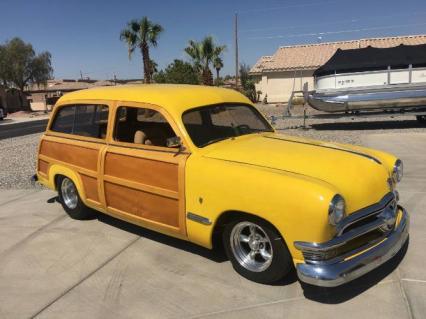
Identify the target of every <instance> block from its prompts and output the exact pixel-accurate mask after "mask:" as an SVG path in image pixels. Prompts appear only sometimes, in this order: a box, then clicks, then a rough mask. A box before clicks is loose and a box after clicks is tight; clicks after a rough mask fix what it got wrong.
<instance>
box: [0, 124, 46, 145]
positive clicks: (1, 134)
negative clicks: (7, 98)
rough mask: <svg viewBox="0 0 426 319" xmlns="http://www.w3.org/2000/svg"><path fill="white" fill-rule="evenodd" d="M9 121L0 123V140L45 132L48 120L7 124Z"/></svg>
mask: <svg viewBox="0 0 426 319" xmlns="http://www.w3.org/2000/svg"><path fill="white" fill-rule="evenodd" d="M8 121H10V119H5V120H3V121H2V122H0V140H2V139H5V138H11V137H17V136H23V135H28V134H34V133H40V132H43V131H44V130H46V125H47V122H48V119H43V120H32V121H25V122H17V123H8Z"/></svg>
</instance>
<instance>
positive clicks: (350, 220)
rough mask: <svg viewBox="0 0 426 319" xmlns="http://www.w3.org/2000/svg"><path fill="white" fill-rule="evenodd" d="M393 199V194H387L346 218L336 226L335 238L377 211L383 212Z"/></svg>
mask: <svg viewBox="0 0 426 319" xmlns="http://www.w3.org/2000/svg"><path fill="white" fill-rule="evenodd" d="M394 199H395V194H394V193H393V192H389V193H387V194H386V195H385V196H383V198H382V199H381V200H380V201H379V202H378V203H375V204H373V205H370V206H367V207H364V208H362V209H360V210H358V211H356V212H354V213H352V214H350V215H349V216H346V217H345V218H344V219H343V220H342V222H341V223H340V224H338V225H337V226H336V232H337V236H339V235H341V234H342V233H343V231H344V230H345V229H346V228H348V227H349V226H350V225H352V224H354V223H356V222H358V221H360V220H363V219H365V218H367V217H370V216H371V215H374V214H376V213H377V212H378V211H381V210H383V209H384V208H385V207H386V206H388V205H389V203H390V202H391V201H393V200H394Z"/></svg>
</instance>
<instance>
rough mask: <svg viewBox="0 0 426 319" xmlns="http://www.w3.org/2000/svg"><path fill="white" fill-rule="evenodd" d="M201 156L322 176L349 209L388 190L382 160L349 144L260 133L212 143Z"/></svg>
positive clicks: (355, 207) (376, 198) (375, 199)
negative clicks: (341, 197)
mask: <svg viewBox="0 0 426 319" xmlns="http://www.w3.org/2000/svg"><path fill="white" fill-rule="evenodd" d="M204 156H206V157H209V158H214V159H218V160H223V161H231V162H237V163H241V164H247V165H252V166H258V167H263V168H270V169H275V170H280V171H285V172H291V173H295V174H301V175H305V176H309V177H311V178H315V179H319V180H322V181H323V182H326V183H328V184H331V186H332V187H334V189H335V190H336V191H337V192H338V193H340V194H341V195H342V196H343V197H344V198H345V200H346V205H347V212H348V213H351V212H354V211H356V210H358V209H361V208H363V207H366V206H369V205H371V204H373V203H375V202H378V201H379V200H380V199H382V197H383V196H384V195H385V194H386V193H388V192H389V191H390V187H389V185H388V178H389V172H388V170H387V169H386V167H385V166H384V165H383V164H382V163H381V161H380V160H379V159H377V158H375V157H374V156H372V155H369V154H367V153H366V152H361V151H359V150H358V149H356V148H351V147H350V146H348V145H341V144H337V143H327V142H320V141H314V140H309V139H304V138H298V137H292V136H288V135H281V134H276V133H263V134H250V135H246V136H241V137H238V138H234V139H229V140H225V141H222V142H218V143H215V144H212V145H210V146H209V147H206V150H205V154H204ZM271 187H274V185H271Z"/></svg>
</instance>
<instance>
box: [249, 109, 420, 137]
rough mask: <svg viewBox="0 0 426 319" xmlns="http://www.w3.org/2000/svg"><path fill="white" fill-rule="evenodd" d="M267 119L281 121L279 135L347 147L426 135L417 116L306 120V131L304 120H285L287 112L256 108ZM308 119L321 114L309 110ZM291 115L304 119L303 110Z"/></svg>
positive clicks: (276, 124)
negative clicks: (373, 137) (368, 139)
mask: <svg viewBox="0 0 426 319" xmlns="http://www.w3.org/2000/svg"><path fill="white" fill-rule="evenodd" d="M257 107H258V109H259V110H260V111H262V112H263V113H264V114H266V116H267V117H268V118H270V117H271V116H275V117H280V118H279V119H277V120H276V121H275V124H274V127H275V128H276V129H277V130H278V131H279V132H280V133H284V134H289V135H297V136H303V137H308V138H313V139H317V140H324V141H335V142H340V143H347V144H357V145H361V144H362V135H368V134H381V133H398V132H419V133H426V125H425V124H420V123H419V122H418V121H417V120H416V118H415V116H413V115H407V116H400V117H395V118H392V117H391V116H387V117H368V118H355V119H352V118H348V117H347V118H343V119H307V120H306V128H303V119H294V118H293V119H291V118H285V119H282V115H283V114H284V111H285V108H286V107H284V106H282V105H280V106H276V105H271V104H269V105H257ZM306 111H307V113H306V114H307V115H312V114H319V113H320V112H318V111H316V110H314V109H311V108H307V110H306ZM291 113H292V115H296V116H301V115H303V107H302V106H295V107H294V109H293V110H292V111H291Z"/></svg>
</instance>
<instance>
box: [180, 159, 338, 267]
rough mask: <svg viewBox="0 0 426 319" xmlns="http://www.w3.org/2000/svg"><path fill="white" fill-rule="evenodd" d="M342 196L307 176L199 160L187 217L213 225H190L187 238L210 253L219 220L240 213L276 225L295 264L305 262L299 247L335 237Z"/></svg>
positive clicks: (190, 182) (190, 174)
mask: <svg viewBox="0 0 426 319" xmlns="http://www.w3.org/2000/svg"><path fill="white" fill-rule="evenodd" d="M337 192H338V190H336V189H335V188H334V187H333V186H332V185H330V184H328V183H326V182H323V181H321V180H317V179H314V178H310V177H307V176H304V175H299V174H294V173H289V172H284V171H281V170H275V169H269V168H263V167H257V166H253V165H247V164H241V163H233V162H229V161H223V160H217V159H209V158H204V157H196V156H194V157H191V158H189V159H188V162H187V169H186V204H187V212H191V213H193V214H197V215H199V216H202V217H205V218H207V219H208V220H209V221H210V222H211V224H210V225H206V224H202V223H199V222H196V221H193V220H187V231H188V237H189V239H190V240H191V241H193V242H196V243H197V244H200V245H202V246H205V247H209V248H211V247H212V234H213V230H214V227H215V225H216V222H217V220H218V219H219V218H220V216H221V215H222V214H223V213H225V212H227V211H241V212H246V213H249V214H252V215H255V216H258V217H260V218H263V219H265V220H267V221H268V222H270V223H271V224H272V225H274V226H275V227H276V229H277V230H278V231H279V232H280V234H281V236H282V237H283V238H284V239H285V241H286V243H287V246H288V248H289V250H290V253H291V254H292V256H293V258H296V259H300V258H302V257H301V253H300V251H298V250H296V249H295V248H294V246H293V242H294V241H296V240H301V238H304V239H303V240H306V241H311V242H312V241H313V242H322V241H326V240H329V239H330V238H331V237H332V236H333V234H334V229H333V228H332V227H331V226H330V225H329V224H328V205H329V203H330V200H331V198H332V197H333V196H334V195H335V194H336V193H337Z"/></svg>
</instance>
